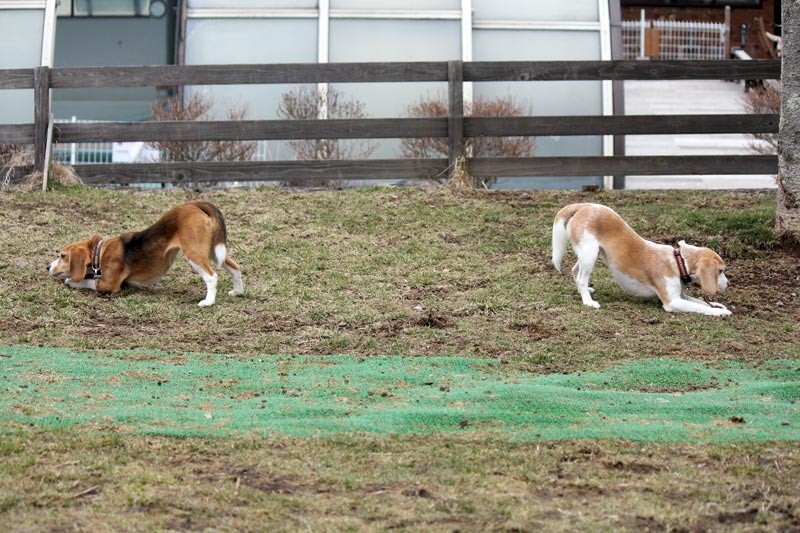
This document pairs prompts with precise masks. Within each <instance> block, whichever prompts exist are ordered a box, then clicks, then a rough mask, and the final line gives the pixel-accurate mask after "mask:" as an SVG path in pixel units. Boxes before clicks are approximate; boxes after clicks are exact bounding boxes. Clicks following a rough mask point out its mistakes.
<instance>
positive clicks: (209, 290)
mask: <svg viewBox="0 0 800 533" xmlns="http://www.w3.org/2000/svg"><path fill="white" fill-rule="evenodd" d="M186 259H188V260H189V264H190V265H192V269H194V271H195V272H197V273H198V274H199V275H200V277H201V278H203V281H205V282H206V297H205V299H203V300H201V301H200V303H199V304H197V305H199V306H200V307H209V306H211V305H214V302H216V301H217V279H218V276H217V273H216V272H214V269H213V268H211V263H209V261H208V258H207V257H202V256H197V255H195V254H191V255H189V254H187V255H186Z"/></svg>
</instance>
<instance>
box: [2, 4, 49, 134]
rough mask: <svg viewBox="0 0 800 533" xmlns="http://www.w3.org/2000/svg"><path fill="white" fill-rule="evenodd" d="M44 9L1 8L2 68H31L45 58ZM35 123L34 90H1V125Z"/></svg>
mask: <svg viewBox="0 0 800 533" xmlns="http://www.w3.org/2000/svg"><path fill="white" fill-rule="evenodd" d="M43 27H44V11H43V10H13V11H7V10H2V11H0V50H1V51H2V52H0V68H31V67H35V66H38V65H39V63H40V62H41V59H42V29H43ZM30 122H33V90H29V89H25V90H13V91H11V90H7V91H0V124H23V123H30Z"/></svg>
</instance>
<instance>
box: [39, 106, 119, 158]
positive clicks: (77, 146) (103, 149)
mask: <svg viewBox="0 0 800 533" xmlns="http://www.w3.org/2000/svg"><path fill="white" fill-rule="evenodd" d="M54 122H55V123H56V124H58V123H62V124H63V123H65V122H67V123H68V122H72V123H81V124H87V123H93V122H102V121H100V120H82V119H78V118H77V117H72V119H71V120H59V119H56V120H55V121H54ZM113 147H114V143H110V142H107V143H69V144H61V143H54V144H53V161H54V162H56V163H61V164H62V165H82V164H92V163H111V162H112V159H111V153H112V151H113Z"/></svg>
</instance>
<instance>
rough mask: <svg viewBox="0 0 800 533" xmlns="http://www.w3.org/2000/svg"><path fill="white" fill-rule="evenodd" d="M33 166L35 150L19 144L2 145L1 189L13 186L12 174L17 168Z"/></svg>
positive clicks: (0, 153) (0, 157) (0, 152)
mask: <svg viewBox="0 0 800 533" xmlns="http://www.w3.org/2000/svg"><path fill="white" fill-rule="evenodd" d="M31 165H33V150H32V149H31V148H30V146H25V145H19V144H0V168H2V173H0V189H2V190H5V189H8V188H9V187H10V186H11V174H12V173H13V171H14V168H15V167H25V166H31Z"/></svg>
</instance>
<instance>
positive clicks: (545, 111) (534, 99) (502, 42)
mask: <svg viewBox="0 0 800 533" xmlns="http://www.w3.org/2000/svg"><path fill="white" fill-rule="evenodd" d="M473 40H474V43H475V52H474V55H475V61H556V60H595V59H599V58H600V36H599V33H597V32H561V31H510V30H476V31H475V32H473ZM554 42H557V43H558V46H553V43H554ZM506 94H513V95H514V96H515V97H517V98H518V99H520V100H524V101H526V102H529V103H530V104H531V105H532V106H533V112H534V114H535V115H598V114H601V113H602V107H601V100H602V99H601V82H600V81H546V82H491V83H476V84H475V95H476V96H477V95H483V96H486V97H495V96H502V95H506Z"/></svg>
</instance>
